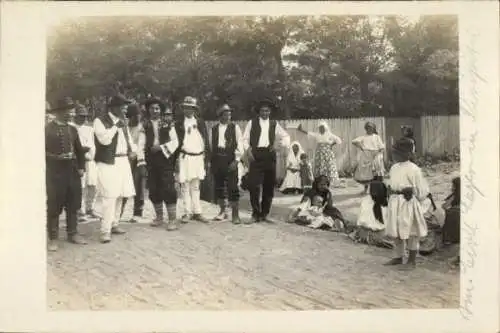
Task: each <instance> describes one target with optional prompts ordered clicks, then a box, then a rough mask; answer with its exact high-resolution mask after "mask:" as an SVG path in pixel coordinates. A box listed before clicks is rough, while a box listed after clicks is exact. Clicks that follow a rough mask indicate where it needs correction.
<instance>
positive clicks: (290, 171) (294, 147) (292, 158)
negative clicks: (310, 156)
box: [280, 141, 304, 194]
mask: <svg viewBox="0 0 500 333" xmlns="http://www.w3.org/2000/svg"><path fill="white" fill-rule="evenodd" d="M303 153H304V150H303V149H302V146H301V145H300V143H299V142H298V141H294V142H292V144H291V146H290V149H289V151H288V156H287V162H286V174H285V179H284V180H283V184H281V187H280V191H281V192H282V193H284V194H287V193H300V192H302V180H301V178H300V172H299V171H300V155H302V154H303Z"/></svg>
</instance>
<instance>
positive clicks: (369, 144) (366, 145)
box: [352, 134, 385, 150]
mask: <svg viewBox="0 0 500 333" xmlns="http://www.w3.org/2000/svg"><path fill="white" fill-rule="evenodd" d="M352 142H353V143H360V144H361V146H362V147H363V149H365V150H380V149H384V148H385V144H384V142H383V141H382V139H381V138H380V136H379V135H378V134H365V135H362V136H358V137H357V138H356V139H354V140H352Z"/></svg>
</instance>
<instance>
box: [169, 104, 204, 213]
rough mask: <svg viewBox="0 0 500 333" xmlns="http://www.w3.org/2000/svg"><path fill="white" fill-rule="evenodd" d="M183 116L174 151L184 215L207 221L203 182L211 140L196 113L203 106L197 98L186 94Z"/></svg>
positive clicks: (178, 124) (179, 124)
mask: <svg viewBox="0 0 500 333" xmlns="http://www.w3.org/2000/svg"><path fill="white" fill-rule="evenodd" d="M181 107H182V109H183V112H184V116H183V117H182V119H180V120H179V121H178V122H176V124H175V129H176V131H177V136H178V139H179V148H178V149H177V151H176V153H175V155H176V158H177V163H178V166H177V167H178V174H177V177H178V180H179V183H180V187H181V192H182V197H183V205H184V211H185V213H186V214H185V216H184V217H183V219H182V222H183V223H187V222H189V221H190V220H194V221H199V222H203V223H207V222H208V220H207V219H206V218H205V217H204V216H203V215H202V213H201V201H200V183H201V181H202V180H203V179H205V177H206V175H207V174H206V169H207V168H208V167H209V165H208V164H209V161H210V142H209V137H208V132H207V126H206V124H205V121H203V119H201V118H198V117H196V116H195V113H196V112H198V111H199V109H200V106H199V105H198V100H197V99H196V98H193V97H190V96H187V97H186V98H184V101H183V102H182V104H181Z"/></svg>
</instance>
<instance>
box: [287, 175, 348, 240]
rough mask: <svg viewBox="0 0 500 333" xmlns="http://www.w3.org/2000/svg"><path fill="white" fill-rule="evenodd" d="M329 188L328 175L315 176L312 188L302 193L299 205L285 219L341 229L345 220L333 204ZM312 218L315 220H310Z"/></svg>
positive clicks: (291, 221) (319, 226)
mask: <svg viewBox="0 0 500 333" xmlns="http://www.w3.org/2000/svg"><path fill="white" fill-rule="evenodd" d="M329 188H330V181H329V180H328V177H326V176H318V177H316V178H315V179H314V181H313V184H312V188H311V189H310V190H308V191H307V192H306V193H304V196H303V197H302V200H301V202H300V205H299V206H297V207H296V208H295V209H294V210H293V211H292V212H291V213H290V215H289V217H288V220H287V221H288V222H289V223H297V224H307V225H309V226H311V227H313V228H322V229H323V228H327V229H331V230H333V231H342V230H343V229H344V227H345V220H344V217H343V216H342V214H341V213H340V211H339V210H338V209H337V208H335V207H334V206H333V196H332V193H331V191H330V190H329ZM321 210H322V214H321V215H319V214H318V212H321ZM315 215H316V216H315ZM321 216H324V217H325V218H322V217H321ZM318 217H319V218H318ZM313 220H315V221H314V222H312V221H313Z"/></svg>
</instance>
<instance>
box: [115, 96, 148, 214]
mask: <svg viewBox="0 0 500 333" xmlns="http://www.w3.org/2000/svg"><path fill="white" fill-rule="evenodd" d="M140 113H141V110H140V106H139V104H137V103H133V104H129V106H128V107H127V113H126V115H125V116H126V119H127V126H128V129H129V132H130V139H131V140H132V142H133V143H134V145H135V146H136V147H137V158H136V159H133V160H130V167H131V168H132V177H133V178H134V187H135V197H134V208H133V216H132V218H131V219H130V220H129V222H130V223H136V222H139V221H140V220H141V218H142V215H143V210H144V191H145V189H146V162H145V160H144V144H145V141H146V138H145V135H144V128H143V126H142V123H141V121H140ZM127 201H128V199H127V198H124V199H123V203H122V210H121V214H120V216H123V212H124V210H125V206H126V204H127Z"/></svg>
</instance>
